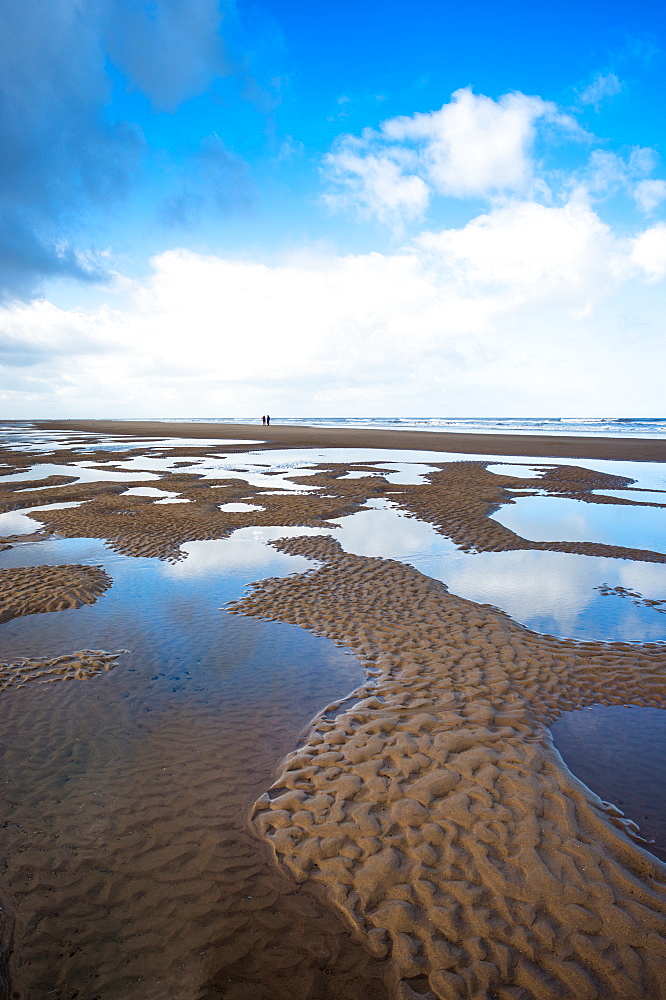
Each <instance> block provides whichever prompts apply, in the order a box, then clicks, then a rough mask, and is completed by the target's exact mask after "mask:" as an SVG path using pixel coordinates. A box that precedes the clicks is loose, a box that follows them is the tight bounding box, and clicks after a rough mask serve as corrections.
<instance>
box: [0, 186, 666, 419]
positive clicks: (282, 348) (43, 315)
mask: <svg viewBox="0 0 666 1000" xmlns="http://www.w3.org/2000/svg"><path fill="white" fill-rule="evenodd" d="M664 272H666V227H664V226H653V227H651V228H650V229H648V230H646V231H645V232H644V233H642V234H641V235H639V236H638V237H636V238H634V239H628V238H626V237H624V236H620V235H618V234H617V233H616V232H614V231H613V230H612V229H611V228H610V227H609V226H608V225H607V224H605V223H604V222H603V221H602V220H601V219H600V218H599V217H598V215H597V214H596V213H595V212H594V211H593V209H592V208H591V207H590V206H589V204H588V203H587V202H585V201H584V200H582V199H581V198H580V197H575V198H573V199H572V200H571V201H570V202H568V203H567V204H565V205H562V206H544V205H541V204H538V203H537V202H534V201H531V202H525V201H520V200H517V199H514V200H512V201H509V202H506V203H503V204H501V205H497V206H495V207H493V208H491V209H490V210H489V211H488V212H487V213H485V214H484V215H482V216H480V217H478V218H476V219H473V220H472V221H471V222H469V223H468V224H467V225H465V226H462V227H460V228H455V229H445V230H442V231H438V232H430V233H424V234H421V236H420V237H419V238H418V239H416V240H413V241H412V242H410V243H408V244H407V245H405V246H404V247H403V248H402V249H401V250H399V251H396V252H394V253H366V254H352V255H348V256H336V255H328V256H327V255H325V254H322V253H312V254H311V255H310V256H308V255H305V254H300V255H299V257H298V258H297V259H294V260H283V261H282V262H281V263H277V264H272V265H268V264H265V263H261V262H258V261H248V260H234V259H228V258H221V257H217V256H203V255H200V254H196V253H193V252H191V251H188V250H184V249H181V250H172V251H169V252H166V253H162V254H160V255H159V256H157V257H156V258H154V259H153V261H152V272H151V274H150V275H149V277H148V278H147V279H146V280H145V281H143V282H141V283H134V284H130V283H127V282H125V285H124V288H123V295H124V296H125V299H126V303H125V304H123V305H122V306H121V305H120V304H116V305H115V306H113V304H112V303H111V304H109V305H107V306H106V307H105V308H104V309H101V310H97V311H94V310H90V311H81V310H57V309H55V307H53V306H47V305H46V304H44V303H42V304H40V303H35V304H34V305H33V306H25V307H22V308H21V309H20V310H18V308H17V307H15V306H11V307H6V308H5V309H4V310H2V311H0V330H2V331H5V332H6V345H7V352H8V354H9V353H11V351H12V350H13V351H14V352H15V357H19V354H18V353H16V352H18V351H20V346H21V345H22V344H23V345H26V351H27V352H28V354H30V352H32V353H31V354H30V358H29V359H28V360H29V363H30V367H29V378H30V380H31V385H32V386H33V388H32V389H31V392H32V393H33V395H32V396H30V398H29V403H25V402H23V404H22V405H23V406H24V407H26V406H28V405H30V410H31V412H32V413H33V414H34V412H36V410H35V405H34V399H35V398H37V396H35V395H34V394H35V393H37V392H38V388H36V387H38V386H40V385H41V390H40V391H41V392H42V393H43V397H44V399H45V400H46V399H47V398H48V396H49V395H50V393H51V389H52V386H53V384H54V383H57V384H58V385H59V386H60V393H59V396H58V398H57V400H56V401H55V403H54V404H52V405H53V406H55V407H57V411H58V412H59V413H60V414H61V415H62V413H63V412H66V413H68V414H70V415H77V414H86V413H87V414H89V415H95V414H104V413H108V412H110V411H111V412H117V413H120V414H127V415H137V414H143V415H147V416H150V415H161V414H167V413H181V414H183V415H188V414H189V415H193V416H197V415H198V416H207V415H223V414H225V413H226V414H232V413H238V414H247V413H251V412H253V410H254V411H256V412H258V413H261V412H264V411H265V409H266V408H267V407H268V408H269V409H270V412H276V413H279V412H283V413H292V414H293V413H298V412H300V413H310V414H311V413H312V412H319V413H322V412H323V413H327V412H328V413H336V412H337V413H344V412H347V413H349V412H358V413H372V412H375V413H376V412H381V411H382V410H384V411H392V412H395V413H410V412H411V413H418V412H442V411H446V412H458V413H480V414H482V413H490V414H492V412H493V411H495V410H497V411H505V412H513V413H516V414H520V413H529V412H530V411H532V412H554V413H558V412H561V411H562V409H563V408H564V409H572V410H574V409H575V410H576V412H587V413H594V412H598V411H602V410H603V411H604V412H613V411H614V410H617V409H618V407H619V408H621V409H623V410H626V409H630V410H632V411H635V412H645V407H646V406H647V407H648V409H649V407H650V402H649V401H650V399H652V400H653V405H655V406H656V405H657V404H656V402H655V401H656V400H657V399H660V398H661V386H660V385H659V379H658V372H659V371H660V369H661V367H662V366H663V363H664V361H665V360H666V359H665V358H664V356H663V355H664V349H663V344H661V343H660V341H659V339H658V338H656V337H655V336H654V331H658V330H659V329H660V326H659V323H660V318H659V317H660V311H659V310H658V309H654V308H653V305H652V304H651V302H650V295H649V291H650V289H653V288H655V287H656V284H655V283H656V282H657V281H658V280H659V277H660V275H662V274H664ZM639 289H640V290H641V294H640V295H638V294H636V291H637V290H639ZM627 301H630V302H633V303H634V306H633V307H632V308H634V314H632V315H628V313H627V307H626V303H627ZM636 304H637V305H636ZM636 309H637V310H638V312H635V310H636ZM628 326H629V327H630V328H631V331H632V334H631V336H632V337H633V341H632V340H631V339H628V338H627V337H626V329H627V327H628ZM637 336H644V337H645V338H646V345H647V344H648V342H649V341H650V339H651V338H652V339H653V340H654V341H655V343H652V344H650V349H649V350H648V349H646V350H640V349H638V350H637V341H636V337H637ZM45 341H48V342H51V341H52V342H53V343H55V344H58V345H61V346H62V348H63V349H62V351H61V350H58V351H57V352H56V353H55V354H54V353H51V354H50V353H49V350H48V347H47V346H45ZM109 345H113V347H112V348H111V347H110V346H109ZM65 349H66V350H67V351H68V352H70V353H71V357H70V358H69V359H67V360H66V359H65V353H66V352H65ZM26 357H27V355H26ZM8 360H9V362H10V363H11V359H9V358H8V356H6V361H8ZM13 371H16V367H14V369H13ZM26 377H27V376H26ZM4 384H5V389H4V392H3V393H0V398H3V399H4V402H5V406H6V407H10V406H12V405H14V407H15V406H16V405H17V404H15V403H14V404H13V400H15V399H18V398H19V397H18V396H15V395H14V387H15V384H16V380H15V378H14V376H13V375H12V374H11V373H10V374H9V375H5V383H4ZM119 386H122V391H121V393H120V396H119V388H118V387H119ZM21 392H22V393H23V395H24V394H25V390H24V389H23V390H21ZM45 405H46V404H45ZM40 412H42V413H43V412H44V408H42V409H41V410H40ZM21 415H26V416H29V415H30V412H28V413H25V411H24V412H23V413H22V414H21Z"/></svg>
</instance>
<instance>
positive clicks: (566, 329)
mask: <svg viewBox="0 0 666 1000" xmlns="http://www.w3.org/2000/svg"><path fill="white" fill-rule="evenodd" d="M665 16H666V15H665V14H664V12H663V10H662V9H660V6H659V5H656V4H654V3H645V2H642V0H637V2H633V3H631V4H629V3H614V2H612V0H611V2H606V3H597V2H585V0H578V2H576V3H574V2H568V0H567V2H558V3H542V2H538V0H531V2H511V0H508V2H504V3H499V2H488V0H481V2H474V3H469V4H460V3H455V4H454V3H448V2H435V0H415V2H411V3H409V4H407V3H402V2H396V0H381V2H380V0H355V2H352V0H342V2H338V3H336V4H335V5H333V4H329V3H325V2H321V3H316V4H313V3H307V2H305V0H300V2H296V0H280V2H277V0H272V2H255V3H248V2H244V0H237V2H235V3H234V2H232V0H151V2H147V0H85V2H84V0H33V2H32V3H31V4H29V5H27V4H21V3H18V0H4V3H2V4H0V32H1V34H2V37H3V39H4V45H3V55H2V58H1V61H0V141H1V142H2V148H3V157H2V161H0V190H1V192H2V193H1V194H0V293H1V295H2V298H1V299H0V395H1V398H2V405H3V412H4V413H5V415H6V416H7V417H31V416H35V417H36V416H114V415H117V416H127V417H129V416H200V417H202V416H225V415H226V416H242V415H248V416H249V415H251V414H254V413H261V412H263V411H264V410H269V411H271V412H273V413H275V414H279V413H282V414H284V415H295V416H297V415H302V416H305V415H336V414H339V415H390V414H396V415H461V416H462V415H497V414H512V415H561V414H579V415H614V414H632V415H645V416H650V415H660V414H661V413H662V411H663V404H662V399H663V388H662V385H661V381H660V373H663V371H664V370H665V367H664V362H665V361H666V358H665V353H666V351H665V347H664V344H665V338H664V321H663V316H664V280H665V278H666V224H665V223H664V218H665V215H666V212H665V210H666V169H665V167H666V163H665V157H666V135H665V130H666V116H664V114H663V107H664V106H665V103H666V102H665V98H666V94H665V93H664V89H665V88H664V81H665V79H666V64H665V58H666V41H665V33H664V20H665Z"/></svg>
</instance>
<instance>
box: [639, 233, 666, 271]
mask: <svg viewBox="0 0 666 1000" xmlns="http://www.w3.org/2000/svg"><path fill="white" fill-rule="evenodd" d="M632 256H633V259H634V261H635V262H636V263H637V264H638V266H639V267H641V268H642V269H643V270H644V271H645V272H646V273H647V274H648V275H650V277H651V278H653V279H655V280H656V279H659V278H663V277H664V276H665V275H666V224H665V223H663V222H660V223H658V224H657V225H656V226H652V228H651V229H646V230H645V232H643V233H641V234H640V236H637V237H636V239H634V240H633V253H632Z"/></svg>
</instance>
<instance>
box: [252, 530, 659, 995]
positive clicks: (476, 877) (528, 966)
mask: <svg viewBox="0 0 666 1000" xmlns="http://www.w3.org/2000/svg"><path fill="white" fill-rule="evenodd" d="M274 544H276V545H277V546H278V547H279V548H281V549H284V550H286V551H289V552H292V553H298V554H300V555H307V556H309V557H310V558H314V559H316V560H318V561H319V562H320V563H321V566H320V567H319V568H318V569H316V570H314V571H312V572H311V573H309V574H307V575H302V576H299V577H297V578H295V579H284V580H281V579H275V580H270V581H264V583H263V584H259V585H257V586H256V587H255V588H254V589H253V592H252V594H251V595H250V596H248V597H247V598H246V599H244V600H243V601H240V602H238V603H237V604H236V605H235V606H234V607H235V610H236V611H238V612H242V613H243V614H246V615H247V614H250V615H256V616H257V617H262V618H266V617H268V618H273V619H275V620H280V621H289V622H293V623H295V624H298V625H300V626H301V627H303V628H308V629H311V630H312V631H316V632H317V633H320V634H324V635H327V636H329V637H330V638H332V639H334V640H335V641H336V642H338V643H340V644H343V645H344V646H346V647H348V648H350V649H353V650H354V651H355V652H356V653H357V655H358V656H359V657H360V658H361V659H362V660H363V661H364V663H365V664H366V667H367V668H368V671H369V673H370V674H371V676H372V683H371V684H369V685H368V686H367V687H366V688H365V689H361V690H360V691H359V692H357V695H358V699H359V700H358V701H357V702H356V703H355V704H354V705H353V706H352V707H351V708H349V709H347V710H346V711H344V712H342V713H341V714H340V715H338V716H337V718H335V719H330V720H328V719H327V720H326V721H320V722H319V723H318V724H316V725H315V727H314V728H313V730H312V733H311V734H310V736H309V738H308V740H307V743H306V744H305V745H304V746H303V747H302V748H301V749H299V750H298V751H296V752H295V753H294V754H292V755H290V756H289V757H288V758H287V760H286V761H285V764H284V765H283V768H282V770H281V772H280V774H279V776H278V777H277V779H276V781H275V783H274V785H273V786H272V788H271V790H270V792H269V793H268V794H266V795H264V796H262V797H261V798H260V799H259V800H258V802H257V804H256V807H255V810H256V811H255V816H254V820H253V822H254V826H255V829H256V830H257V832H258V833H259V834H260V835H262V836H264V837H266V838H267V839H268V840H269V842H270V843H271V845H272V847H273V849H274V851H275V854H276V857H277V858H278V859H279V860H280V861H281V862H282V863H283V864H284V865H285V866H286V868H287V869H288V870H289V871H290V872H291V874H292V875H293V876H294V877H295V878H296V879H297V880H305V879H312V880H314V881H316V882H318V883H321V884H323V885H325V886H326V887H327V888H328V890H329V892H330V894H331V898H332V899H333V900H334V901H335V903H336V904H337V906H338V907H339V908H340V909H341V910H342V911H343V912H344V913H345V915H346V916H347V918H348V920H349V921H350V923H351V924H352V925H353V926H354V927H355V928H356V930H357V932H358V934H359V935H360V936H361V937H362V938H363V940H364V941H365V942H366V944H367V946H368V947H369V948H370V950H371V951H372V953H373V954H375V955H377V956H378V957H386V958H389V959H390V968H391V974H392V977H393V980H394V983H393V985H394V988H395V990H396V991H398V992H396V995H399V996H401V997H411V996H413V995H418V996H424V995H428V993H427V990H428V989H429V990H430V991H432V995H433V996H435V997H438V998H441V1000H458V998H463V997H464V998H477V997H497V998H499V1000H514V998H516V997H521V998H525V1000H527V998H530V1000H532V998H534V1000H550V998H553V1000H554V998H556V997H557V998H559V997H572V998H573V997H577V998H586V1000H587V998H589V1000H592V998H599V997H603V998H604V1000H633V998H639V997H640V998H646V997H651V998H652V997H654V998H655V1000H657V998H661V997H663V996H666V980H665V979H664V957H665V952H666V947H665V945H666V942H665V940H664V936H663V935H664V930H665V929H666V921H665V919H664V918H665V916H666V891H665V890H666V878H665V876H666V867H665V866H664V865H662V864H661V863H660V862H659V861H657V860H656V859H655V858H654V857H652V856H651V855H650V854H647V853H646V852H645V851H643V850H641V849H640V847H639V846H637V843H636V840H637V832H636V830H635V828H634V827H633V826H632V825H631V824H630V823H627V822H626V821H624V820H623V819H622V817H621V815H620V814H619V813H618V811H617V810H615V809H614V808H613V807H612V806H611V805H609V804H607V803H603V802H602V801H601V800H600V799H599V798H598V797H597V796H595V795H594V794H593V793H591V792H590V791H589V790H588V789H587V788H586V787H585V786H584V785H582V784H581V783H580V782H578V781H577V780H576V779H575V778H574V777H573V775H572V774H571V773H570V772H569V771H568V770H567V769H566V767H565V766H564V765H563V763H562V761H561V759H560V757H559V755H558V754H557V752H556V751H555V750H554V748H553V745H552V742H551V740H550V737H549V734H548V731H547V729H546V728H545V727H546V725H547V724H548V723H549V722H552V721H553V719H554V718H556V717H557V715H558V714H559V713H560V712H561V711H563V710H566V709H569V708H574V707H580V706H582V705H585V704H592V703H594V702H604V703H617V704H623V703H626V702H628V701H629V702H631V703H632V704H637V703H638V704H643V705H657V706H661V707H663V706H664V701H665V698H664V696H665V694H666V679H665V676H664V666H665V660H664V654H663V650H662V649H660V648H659V647H649V646H644V647H643V648H642V649H637V648H636V647H635V646H634V645H622V644H620V643H608V644H605V643H591V642H590V643H583V642H574V641H563V640H556V639H553V638H547V637H543V636H540V635H536V634H534V633H531V632H529V631H528V630H527V629H524V628H522V627H520V626H517V625H516V624H515V623H514V622H512V621H511V619H510V618H508V617H507V616H506V615H504V614H502V613H501V612H498V611H494V610H491V609H489V608H488V607H486V606H480V605H476V604H474V603H472V602H469V601H465V600H463V599H462V598H458V597H454V596H453V595H450V594H448V593H447V591H446V588H445V587H444V585H443V584H440V583H438V582H436V581H433V580H431V579H430V578H428V577H425V576H423V575H422V574H420V573H418V572H417V571H416V570H413V569H411V568H409V567H407V566H405V565H403V564H401V563H397V562H393V561H391V560H383V559H367V558H361V557H358V556H352V555H347V554H345V553H343V552H342V550H341V549H340V548H339V546H338V545H337V543H335V542H333V541H332V540H330V539H326V538H321V537H317V538H313V537H305V538H295V539H290V540H286V541H281V542H277V543H274ZM410 982H413V983H414V985H415V986H416V993H415V994H414V993H413V992H410V990H412V989H413V987H412V986H411V985H410ZM398 987H400V989H398ZM424 990H425V992H424Z"/></svg>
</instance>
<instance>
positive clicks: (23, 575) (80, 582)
mask: <svg viewBox="0 0 666 1000" xmlns="http://www.w3.org/2000/svg"><path fill="white" fill-rule="evenodd" d="M111 583H112V580H111V577H110V576H109V575H108V574H107V573H105V572H104V570H103V569H102V568H101V566H81V565H71V566H28V567H25V568H17V569H0V622H6V621H9V620H10V619H11V618H18V617H20V616H21V615H34V614H40V613H42V612H45V611H64V610H65V608H80V607H81V605H82V604H94V603H95V601H96V600H97V598H98V597H99V596H100V594H103V593H104V591H105V590H108V589H109V587H110V586H111Z"/></svg>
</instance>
